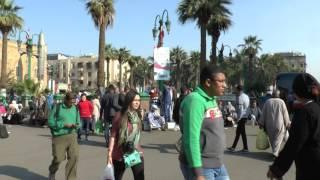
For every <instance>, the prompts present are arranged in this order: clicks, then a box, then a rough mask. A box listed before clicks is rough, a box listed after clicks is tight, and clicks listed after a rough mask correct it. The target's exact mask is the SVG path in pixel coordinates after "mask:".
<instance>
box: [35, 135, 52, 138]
mask: <svg viewBox="0 0 320 180" xmlns="http://www.w3.org/2000/svg"><path fill="white" fill-rule="evenodd" d="M38 136H42V137H48V138H51V137H52V136H51V135H48V134H40V135H38Z"/></svg>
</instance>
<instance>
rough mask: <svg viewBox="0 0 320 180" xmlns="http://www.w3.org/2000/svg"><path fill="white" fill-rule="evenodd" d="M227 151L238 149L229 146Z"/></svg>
mask: <svg viewBox="0 0 320 180" xmlns="http://www.w3.org/2000/svg"><path fill="white" fill-rule="evenodd" d="M227 151H229V152H235V151H236V150H235V148H233V147H228V148H227Z"/></svg>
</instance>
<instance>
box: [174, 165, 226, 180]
mask: <svg viewBox="0 0 320 180" xmlns="http://www.w3.org/2000/svg"><path fill="white" fill-rule="evenodd" d="M180 169H181V172H182V174H183V177H184V179H185V180H195V179H196V177H195V175H194V173H193V172H192V169H191V168H190V167H189V166H188V165H186V164H183V163H180ZM202 173H203V174H202V175H203V176H204V177H205V179H206V180H230V178H229V174H228V171H227V169H226V167H225V166H224V165H222V166H221V167H219V168H203V169H202Z"/></svg>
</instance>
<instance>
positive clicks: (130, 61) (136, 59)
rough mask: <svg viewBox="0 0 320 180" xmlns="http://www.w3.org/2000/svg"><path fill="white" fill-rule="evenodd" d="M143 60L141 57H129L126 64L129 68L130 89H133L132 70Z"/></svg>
mask: <svg viewBox="0 0 320 180" xmlns="http://www.w3.org/2000/svg"><path fill="white" fill-rule="evenodd" d="M142 59H143V58H142V57H141V56H131V57H130V58H129V59H128V61H127V63H128V64H129V66H130V87H131V88H133V87H134V84H133V80H134V70H135V68H136V66H137V64H138V63H139V62H140V61H141V60H142Z"/></svg>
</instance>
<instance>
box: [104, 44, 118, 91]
mask: <svg viewBox="0 0 320 180" xmlns="http://www.w3.org/2000/svg"><path fill="white" fill-rule="evenodd" d="M104 49H105V60H106V61H107V85H109V84H110V61H111V60H113V59H115V49H114V48H113V47H112V45H111V44H107V45H106V46H105V48H104Z"/></svg>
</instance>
